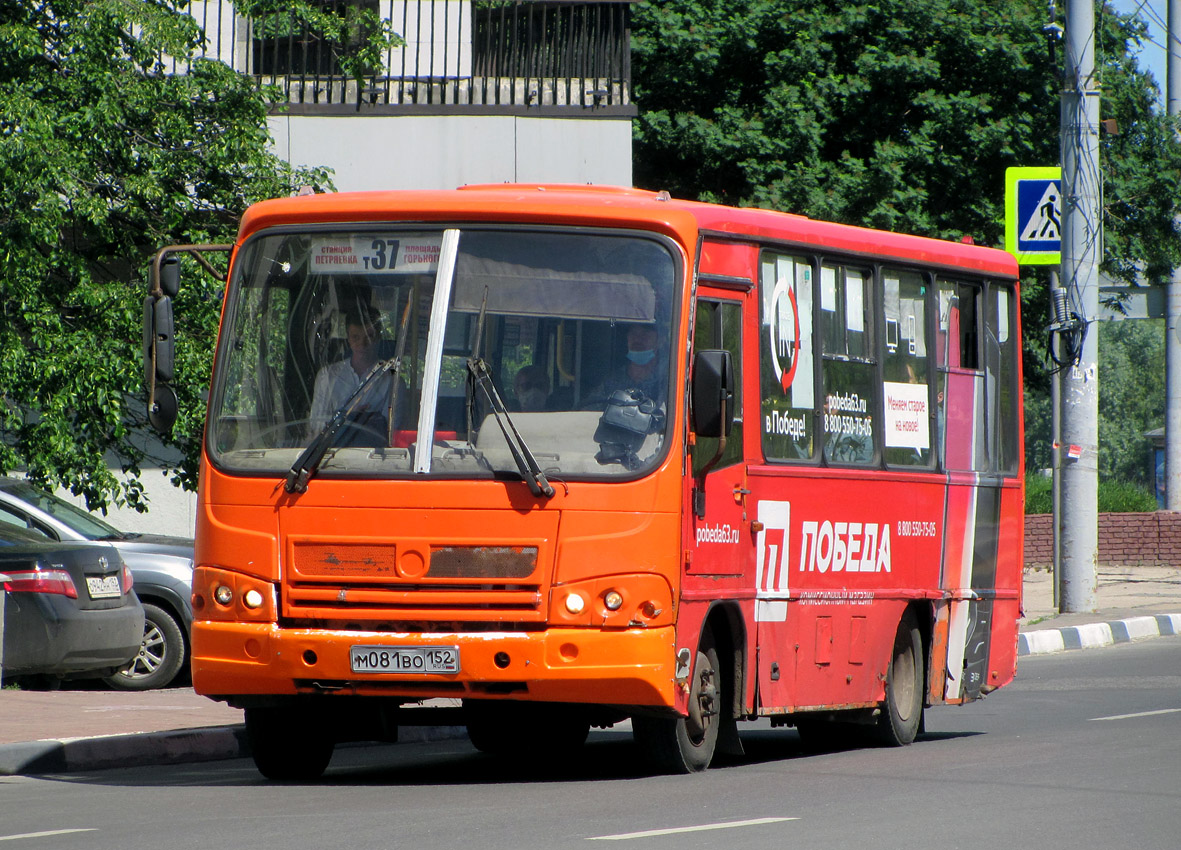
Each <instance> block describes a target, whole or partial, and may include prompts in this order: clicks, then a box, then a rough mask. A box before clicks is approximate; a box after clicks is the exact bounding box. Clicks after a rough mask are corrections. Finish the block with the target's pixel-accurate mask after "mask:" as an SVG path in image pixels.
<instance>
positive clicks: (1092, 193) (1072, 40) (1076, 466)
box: [1057, 0, 1102, 613]
mask: <svg viewBox="0 0 1181 850" xmlns="http://www.w3.org/2000/svg"><path fill="white" fill-rule="evenodd" d="M1064 40H1065V46H1066V60H1065V62H1066V64H1065V73H1064V74H1063V79H1062V113H1061V135H1060V139H1061V155H1062V200H1063V215H1062V270H1061V274H1062V285H1063V286H1064V287H1065V289H1066V294H1067V299H1068V306H1069V309H1070V311H1071V313H1072V314H1073V323H1074V327H1073V329H1072V331H1071V332H1070V333H1067V334H1062V335H1061V336H1060V341H1068V340H1069V341H1070V345H1069V346H1068V347H1069V348H1070V349H1071V350H1069V351H1067V352H1066V356H1067V357H1068V358H1069V360H1070V362H1069V364H1068V365H1067V366H1066V368H1065V370H1064V372H1063V373H1062V399H1061V401H1062V448H1063V449H1065V454H1066V456H1065V457H1064V458H1063V461H1062V511H1063V529H1062V531H1063V533H1062V571H1061V573H1060V574H1059V575H1058V577H1057V579H1058V604H1059V611H1061V612H1063V613H1073V612H1083V611H1094V610H1095V609H1096V606H1097V604H1098V603H1097V599H1096V583H1097V574H1098V556H1099V533H1098V529H1099V507H1098V493H1099V339H1098V333H1097V332H1096V328H1095V327H1094V322H1095V317H1096V315H1097V314H1098V312H1099V260H1100V257H1101V251H1102V229H1101V226H1100V225H1101V215H1102V213H1101V211H1100V209H1099V86H1098V81H1097V80H1096V79H1095V2H1094V0H1068V2H1067V7H1066V37H1065V39H1064Z"/></svg>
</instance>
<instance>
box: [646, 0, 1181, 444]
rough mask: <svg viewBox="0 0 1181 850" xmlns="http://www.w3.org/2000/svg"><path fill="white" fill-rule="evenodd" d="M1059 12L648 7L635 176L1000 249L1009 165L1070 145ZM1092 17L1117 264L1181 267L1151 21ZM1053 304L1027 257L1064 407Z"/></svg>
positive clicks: (798, 0)
mask: <svg viewBox="0 0 1181 850" xmlns="http://www.w3.org/2000/svg"><path fill="white" fill-rule="evenodd" d="M1059 6H1060V7H1061V6H1062V4H1059ZM1047 22H1048V19H1047V7H1046V4H1045V3H1044V2H1040V0H981V2H967V0H883V2H875V3H872V4H869V3H864V2H853V3H845V2H837V1H836V0H659V2H656V0H652V1H651V2H646V3H643V4H641V5H640V6H638V7H637V10H636V14H635V21H634V29H633V33H634V35H633V45H634V56H633V69H634V77H635V83H634V84H635V93H636V100H637V102H638V103H639V108H640V115H639V119H638V120H637V121H636V124H635V174H636V180H637V183H638V184H640V185H643V186H646V187H648V188H652V189H668V190H669V191H671V192H672V193H673V194H676V195H680V196H682V197H689V198H697V199H700V200H708V201H718V202H722V203H728V204H735V205H739V206H762V207H769V208H772V209H781V210H785V211H788V212H795V213H801V214H804V215H808V216H811V217H813V218H820V219H827V220H831V221H840V222H845V223H849V224H858V225H864V226H868V227H876V228H882V229H887V230H897V231H905V232H910V233H918V234H922V235H926V236H935V237H941V238H950V239H958V238H961V237H962V236H964V235H970V236H972V237H974V239H975V241H976V242H978V243H980V244H986V245H993V246H997V247H1000V246H1001V244H1002V241H1003V234H1004V218H1003V215H1004V192H1003V186H1004V172H1005V169H1006V168H1008V167H1009V166H1019V165H1020V166H1039V165H1053V164H1055V163H1057V162H1058V161H1059V123H1060V121H1059V112H1060V98H1059V92H1060V89H1061V85H1062V82H1061V74H1062V66H1063V56H1062V45H1061V43H1060V42H1056V41H1053V40H1051V39H1050V38H1049V37H1048V36H1047V33H1046V31H1045V29H1044V28H1045V25H1046V24H1047ZM1096 30H1097V31H1096V36H1097V40H1096V43H1097V45H1098V51H1097V52H1098V58H1097V68H1098V72H1099V78H1100V83H1101V99H1100V104H1101V106H1100V109H1101V118H1103V119H1114V120H1115V122H1116V124H1117V126H1118V133H1104V134H1103V135H1102V136H1101V139H1100V145H1101V153H1100V157H1101V161H1100V167H1101V169H1102V171H1103V178H1104V195H1103V201H1104V207H1103V212H1104V221H1103V223H1104V247H1105V254H1104V259H1105V266H1106V268H1107V269H1108V270H1110V271H1111V272H1112V273H1113V274H1115V275H1117V276H1120V277H1123V278H1124V279H1126V280H1129V281H1131V280H1134V279H1135V278H1136V274H1137V272H1138V271H1139V272H1142V273H1143V274H1145V275H1147V277H1148V278H1149V279H1150V280H1159V279H1160V278H1161V277H1163V276H1164V275H1165V274H1167V271H1168V269H1170V268H1171V267H1172V266H1174V265H1176V264H1178V263H1181V239H1178V234H1177V232H1176V230H1175V229H1174V223H1173V222H1174V216H1175V215H1177V213H1178V212H1181V145H1179V144H1178V141H1177V134H1176V131H1177V126H1176V122H1175V121H1173V120H1171V119H1169V118H1168V117H1166V116H1165V115H1163V114H1161V112H1160V111H1159V110H1157V109H1154V104H1155V103H1156V102H1157V99H1158V96H1159V92H1158V91H1157V89H1156V86H1155V83H1154V81H1153V80H1152V79H1151V77H1150V76H1148V75H1147V74H1146V73H1145V72H1144V71H1142V70H1141V69H1140V68H1138V67H1137V65H1136V62H1135V58H1134V50H1133V48H1135V47H1137V46H1138V45H1139V43H1140V41H1141V40H1142V39H1144V38H1145V37H1146V27H1145V25H1144V24H1143V22H1142V21H1140V20H1139V19H1137V18H1136V17H1135V16H1120V15H1117V14H1115V13H1114V12H1113V11H1112V10H1111V9H1110V8H1108V7H1106V6H1104V7H1101V13H1100V14H1099V15H1097V24H1096ZM1048 301H1049V299H1048V288H1047V286H1046V277H1045V272H1044V270H1042V271H1035V270H1028V271H1027V272H1026V274H1025V275H1024V280H1023V293H1022V316H1023V322H1024V327H1025V332H1026V337H1025V339H1026V351H1025V367H1026V368H1025V376H1026V381H1027V386H1029V387H1031V388H1032V390H1033V393H1032V395H1031V397H1030V404H1029V406H1028V407H1029V410H1030V411H1031V413H1034V414H1036V413H1037V412H1038V411H1045V412H1047V413H1048V409H1049V408H1048V400H1046V399H1045V394H1046V393H1048V389H1049V382H1048V377H1047V376H1048V374H1049V371H1048V367H1049V364H1048V362H1047V358H1046V356H1045V354H1046V342H1047V337H1046V334H1045V332H1044V329H1045V328H1046V327H1047V325H1048V324H1049V318H1048V316H1049V303H1048ZM1117 413H1118V411H1117ZM1027 421H1028V417H1027ZM1035 425H1036V426H1037V427H1033V428H1030V429H1029V430H1030V433H1031V435H1032V434H1035V433H1040V431H1039V428H1040V425H1041V420H1037V422H1036V423H1035ZM1047 427H1048V426H1047ZM1128 427H1132V426H1130V425H1129V426H1128ZM1116 430H1119V431H1120V433H1123V432H1125V431H1127V429H1126V428H1125V429H1122V430H1121V429H1116ZM1106 433H1114V431H1112V430H1111V429H1110V428H1109V429H1107V430H1106ZM1103 450H1104V451H1115V452H1122V449H1121V448H1120V447H1117V446H1115V445H1106V444H1105V445H1104V447H1103ZM1031 460H1032V457H1031Z"/></svg>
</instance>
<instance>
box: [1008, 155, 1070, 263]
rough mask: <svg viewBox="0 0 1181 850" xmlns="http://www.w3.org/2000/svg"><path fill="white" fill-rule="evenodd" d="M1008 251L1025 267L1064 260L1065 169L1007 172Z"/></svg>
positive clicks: (1028, 169) (1030, 169) (1015, 169)
mask: <svg viewBox="0 0 1181 850" xmlns="http://www.w3.org/2000/svg"><path fill="white" fill-rule="evenodd" d="M1005 250H1006V251H1008V252H1009V253H1010V254H1012V255H1013V256H1014V257H1016V258H1017V262H1019V263H1021V264H1022V265H1055V264H1057V263H1059V262H1061V257H1062V169H1060V168H1008V169H1006V170H1005Z"/></svg>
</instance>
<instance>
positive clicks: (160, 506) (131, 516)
mask: <svg viewBox="0 0 1181 850" xmlns="http://www.w3.org/2000/svg"><path fill="white" fill-rule="evenodd" d="M112 471H113V472H115V474H116V475H118V474H119V473H118V468H117V467H116V468H115V469H113V470H112ZM140 483H142V484H143V485H144V489H145V490H146V491H147V494H148V500H149V501H148V508H149V510H148V512H147V513H144V514H141V513H138V512H137V511H133V510H131V509H130V508H114V507H112V508H108V509H107V514H106V516H103V514H102V512H101V511H97V512H96V513H97V515H98V516H99V517H102V518H103V519H104V520H106V521H107V522H109V523H110V524H111V525H113V526H115V527H116V528H118V529H120V530H121V531H135V532H139V533H141V534H171V535H173V536H176V537H192V536H193V533H194V530H195V529H196V525H197V494H196V493H186V492H185V491H184V490H182V489H180V488H179V487H174V486H173V484H172V482H171V481H169V480H168V478H167V477H165V475H164V472H163V470H160V469H148V468H145V469H144V470H143V474H142V475H141V476H140ZM57 495H58V496H60V497H61V498H63V499H65V500H66V501H67V502H72V503H73V504H75V505H77V506H78V507H80V508H82V509H83V510H86V500H85V499H82V498H81V497H79V496H75V495H73V494H72V493H70V491H69V490H59V491H58V492H57Z"/></svg>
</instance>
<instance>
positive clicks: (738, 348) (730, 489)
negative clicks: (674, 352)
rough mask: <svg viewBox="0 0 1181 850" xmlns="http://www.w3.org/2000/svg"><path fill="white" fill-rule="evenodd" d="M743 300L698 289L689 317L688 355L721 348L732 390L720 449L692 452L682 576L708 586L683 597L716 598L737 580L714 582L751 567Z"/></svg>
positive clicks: (706, 441)
mask: <svg viewBox="0 0 1181 850" xmlns="http://www.w3.org/2000/svg"><path fill="white" fill-rule="evenodd" d="M745 297H746V296H745V295H743V294H736V293H734V292H725V293H717V294H713V293H707V292H705V291H704V290H699V294H698V298H697V312H696V314H695V316H694V322H695V325H694V333H693V350H694V351H695V352H696V351H703V350H707V349H724V350H726V351H729V352H730V356H731V358H732V360H733V362H734V373H735V374H734V377H735V384H736V386H737V390H736V392H735V399H734V408H735V411H734V412H735V416H734V425H733V428H732V429H731V431H730V436H729V437H728V438H727V439H726V441H725V443H724V445H722V444H720V441H719V440H717V439H712V438H702V437H699V438H697V440H696V442H695V443H694V445H693V447H692V450H691V451H692V458H691V460H692V483H691V484H690V485H689V486H690V487H691V488H692V492H691V493H690V498H689V506H690V509H689V510H688V511H686V514H687V518H686V524H687V525H688V528H687V543H686V545H687V549H686V558H687V563H686V572H687V573H688V574H689V575H690V576H709V577H710V584H709V585H708V586H707V585H703V584H701V583H695V582H687V583H686V591H688V594H687V595H690V596H691V595H692V593H693V591H694V590H695V589H696V590H699V591H702V592H706V593H707V594H708V595H714V596H716V594H717V592H718V591H719V590H722V589H723V588H728V587H730V586H733V587H734V588H738V587H740V586H741V582H740V581H736V582H729V583H723V584H722V585H718V583H717V579H716V578H715V577H723V576H734V577H740V576H742V575H743V574H745V573H749V571H750V568H751V566H752V564H753V553H754V545H753V543H752V538H751V535H750V519H751V518H750V517H749V516H748V510H747V508H748V500H747V496H748V492H749V491H748V489H747V486H746V485H747V481H746V464H745V462H744V461H743V421H742V311H743V308H744V304H743V302H744V300H745Z"/></svg>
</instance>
